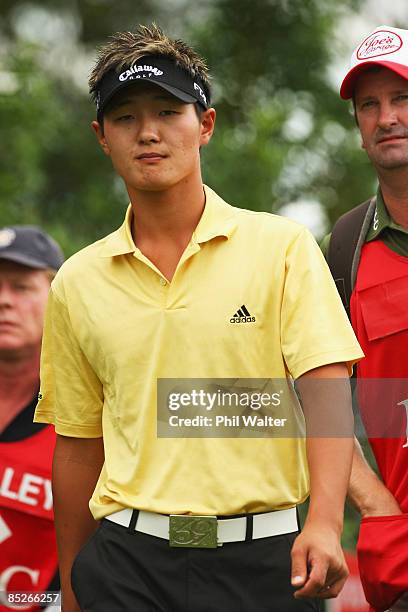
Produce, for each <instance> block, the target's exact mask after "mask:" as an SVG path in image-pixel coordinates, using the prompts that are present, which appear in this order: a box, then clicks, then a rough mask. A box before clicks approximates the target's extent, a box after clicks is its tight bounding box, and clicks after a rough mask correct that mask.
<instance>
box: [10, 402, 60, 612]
mask: <svg viewBox="0 0 408 612" xmlns="http://www.w3.org/2000/svg"><path fill="white" fill-rule="evenodd" d="M29 408H30V407H28V408H27V411H28V412H30V415H29V416H30V418H31V420H32V412H33V411H32V410H31V411H30V410H29ZM37 427H38V426H34V428H33V429H32V430H31V435H26V436H25V437H22V438H21V439H14V441H13V440H10V438H7V436H2V437H1V438H0V591H2V590H4V589H5V590H6V592H8V593H10V592H11V591H30V592H38V591H46V590H47V587H48V586H49V584H50V583H51V581H52V579H53V577H54V576H55V574H56V572H57V569H58V559H57V549H56V541H55V533H54V523H53V509H52V494H51V464H52V455H53V451H54V446H55V432H54V428H53V427H51V426H46V427H41V428H40V429H38V428H37ZM15 431H16V432H18V431H19V429H18V428H15ZM33 431H34V433H33ZM4 439H6V440H7V441H4ZM56 590H58V586H57V587H56ZM2 597H3V598H4V597H5V594H4V592H3V593H0V611H3V610H4V611H5V610H10V607H7V606H5V605H3V604H4V603H5V602H4V600H3V601H2ZM22 609H26V610H39V608H38V607H37V606H28V607H26V608H22Z"/></svg>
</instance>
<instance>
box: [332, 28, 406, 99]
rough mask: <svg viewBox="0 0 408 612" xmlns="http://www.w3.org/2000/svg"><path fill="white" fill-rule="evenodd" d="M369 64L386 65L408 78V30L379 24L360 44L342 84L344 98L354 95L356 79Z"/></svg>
mask: <svg viewBox="0 0 408 612" xmlns="http://www.w3.org/2000/svg"><path fill="white" fill-rule="evenodd" d="M369 64H377V65H379V66H384V67H385V68H388V69H389V70H393V71H394V72H396V73H397V74H399V75H400V76H401V77H403V78H404V79H408V30H401V29H399V28H392V27H390V26H386V25H382V26H378V28H376V29H375V30H374V31H373V32H371V34H369V36H367V37H366V38H365V39H364V40H363V42H362V43H360V44H359V45H358V47H357V48H356V49H355V50H354V52H353V55H352V56H351V60H350V68H349V70H348V72H347V74H346V76H345V77H344V79H343V82H342V84H341V88H340V96H341V97H342V98H343V99H344V100H348V99H349V98H352V97H353V93H354V87H355V84H356V79H357V77H358V75H359V74H360V72H362V71H363V70H364V69H365V68H366V67H367V65H369Z"/></svg>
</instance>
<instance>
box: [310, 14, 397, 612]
mask: <svg viewBox="0 0 408 612" xmlns="http://www.w3.org/2000/svg"><path fill="white" fill-rule="evenodd" d="M340 95H341V97H342V98H343V99H352V101H353V106H354V111H355V118H356V122H357V125H358V127H359V130H360V133H361V140H362V147H363V148H364V149H365V151H366V153H367V155H368V157H369V158H370V160H371V162H372V163H373V165H374V167H375V170H376V172H377V175H378V180H379V188H378V191H377V194H376V196H375V197H374V198H372V199H371V200H370V201H368V202H366V203H364V204H362V205H360V206H359V207H357V208H355V209H353V210H352V211H349V212H348V213H346V215H343V217H342V218H341V219H340V220H339V221H338V222H337V224H336V226H335V227H334V229H333V233H332V235H331V238H330V246H329V248H328V261H329V264H330V266H331V269H332V272H333V275H334V278H335V280H336V283H337V285H338V288H339V291H340V293H342V294H343V296H342V297H343V299H344V302H345V305H346V307H347V308H349V313H350V317H351V320H352V324H353V327H354V331H355V332H356V335H357V337H358V340H359V342H360V345H361V347H362V349H363V351H364V353H365V355H366V358H365V359H363V360H362V361H361V362H360V363H359V364H358V366H357V377H358V385H357V389H358V400H359V407H360V411H361V416H362V420H363V422H364V425H365V428H366V431H367V436H368V438H369V441H370V444H371V447H372V449H373V452H374V455H375V458H376V461H377V464H378V468H379V471H380V474H381V477H382V481H383V482H381V481H380V480H379V479H378V478H377V477H376V475H375V474H374V472H372V471H371V469H370V468H369V466H368V464H367V463H366V461H365V459H364V457H363V454H362V453H361V449H359V447H358V445H356V449H355V453H354V460H353V469H352V476H351V482H350V489H349V497H350V499H351V500H352V502H353V503H354V504H355V506H356V507H357V508H358V509H359V511H360V512H361V515H362V524H361V529H360V536H359V542H358V556H359V567H360V573H361V578H362V582H363V586H364V591H365V594H366V597H367V599H368V601H369V602H370V604H371V605H372V609H373V610H381V611H383V610H388V609H390V610H392V611H393V612H396V611H398V612H400V611H402V610H408V552H407V551H408V439H407V436H408V432H407V417H408V383H407V379H408V351H407V348H408V307H407V304H408V30H401V29H397V28H392V27H388V26H380V27H378V28H376V30H374V32H372V33H371V34H370V35H369V36H367V37H366V38H365V39H364V40H363V41H362V42H361V43H360V44H359V45H358V46H357V48H356V49H355V51H354V53H353V55H352V58H351V66H350V69H349V70H348V72H347V74H346V76H345V77H344V80H343V82H342V85H341V91H340ZM322 247H323V249H324V250H325V247H326V248H327V241H326V244H323V245H322Z"/></svg>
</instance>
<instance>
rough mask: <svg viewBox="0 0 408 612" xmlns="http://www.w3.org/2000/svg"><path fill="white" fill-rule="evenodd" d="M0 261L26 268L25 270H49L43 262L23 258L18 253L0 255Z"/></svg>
mask: <svg viewBox="0 0 408 612" xmlns="http://www.w3.org/2000/svg"><path fill="white" fill-rule="evenodd" d="M0 261H11V262H13V263H17V264H20V265H22V266H27V268H34V269H35V270H47V269H48V268H50V266H47V265H46V264H44V262H41V261H38V260H37V259H33V258H32V257H25V256H24V255H21V254H19V253H0Z"/></svg>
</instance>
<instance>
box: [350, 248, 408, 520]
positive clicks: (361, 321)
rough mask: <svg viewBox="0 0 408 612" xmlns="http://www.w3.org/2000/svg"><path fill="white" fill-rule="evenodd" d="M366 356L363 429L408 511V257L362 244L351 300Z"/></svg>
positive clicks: (361, 375) (361, 374)
mask: <svg viewBox="0 0 408 612" xmlns="http://www.w3.org/2000/svg"><path fill="white" fill-rule="evenodd" d="M350 310H351V318H352V323H353V327H354V330H355V332H356V335H357V338H358V340H359V342H360V344H361V347H362V349H363V351H364V353H365V355H366V358H365V359H363V360H362V361H360V362H359V364H358V366H357V377H358V399H359V406H360V411H361V415H362V419H363V422H364V425H365V427H366V430H367V435H368V438H369V441H370V444H371V446H372V448H373V452H374V455H375V458H376V460H377V464H378V468H379V470H380V472H381V475H382V478H383V480H384V483H385V485H386V487H387V488H388V489H389V490H390V491H391V492H392V493H393V495H394V496H395V498H396V499H397V501H398V503H399V505H400V507H401V509H402V511H403V512H406V513H407V512H408V440H407V436H408V432H407V415H408V258H406V257H403V256H401V255H398V254H397V253H394V252H393V251H391V250H390V249H389V248H388V247H387V246H385V244H384V243H382V242H380V241H378V240H375V241H373V242H368V243H366V244H365V245H364V246H363V249H362V252H361V259H360V265H359V269H358V275H357V282H356V286H355V288H354V291H353V294H352V296H351V301H350Z"/></svg>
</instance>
